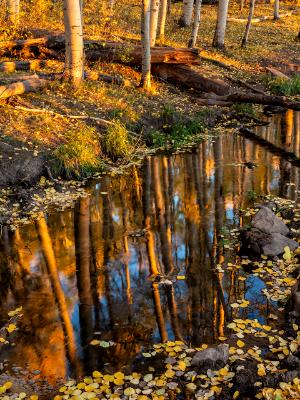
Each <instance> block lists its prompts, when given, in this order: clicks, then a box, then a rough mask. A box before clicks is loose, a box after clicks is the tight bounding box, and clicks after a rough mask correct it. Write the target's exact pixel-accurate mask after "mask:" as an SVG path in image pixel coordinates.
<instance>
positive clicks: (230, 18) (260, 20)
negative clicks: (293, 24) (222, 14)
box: [227, 11, 296, 24]
mask: <svg viewBox="0 0 300 400" xmlns="http://www.w3.org/2000/svg"><path fill="white" fill-rule="evenodd" d="M295 13H296V11H290V12H287V13H285V14H280V15H279V19H281V18H285V17H290V16H291V15H293V14H295ZM273 19H274V16H273V15H264V16H262V17H257V18H253V19H252V23H253V24H257V23H258V22H263V21H269V20H273ZM227 21H229V22H241V23H247V21H248V19H247V18H234V17H229V18H227Z"/></svg>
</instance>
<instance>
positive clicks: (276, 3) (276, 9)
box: [274, 0, 280, 19]
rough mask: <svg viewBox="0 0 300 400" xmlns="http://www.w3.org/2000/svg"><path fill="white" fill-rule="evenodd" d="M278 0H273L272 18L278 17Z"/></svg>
mask: <svg viewBox="0 0 300 400" xmlns="http://www.w3.org/2000/svg"><path fill="white" fill-rule="evenodd" d="M279 18H280V15H279V0H275V2H274V19H279Z"/></svg>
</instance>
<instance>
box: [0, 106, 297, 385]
mask: <svg viewBox="0 0 300 400" xmlns="http://www.w3.org/2000/svg"><path fill="white" fill-rule="evenodd" d="M299 121H300V117H299V113H298V114H297V113H293V112H292V111H289V112H288V113H287V114H286V115H283V116H275V117H274V118H273V119H272V122H271V123H270V125H268V126H266V127H258V128H256V129H255V131H256V132H257V133H258V134H259V135H260V136H261V137H263V138H265V139H266V140H268V141H270V142H272V143H274V144H276V145H277V146H280V147H281V148H283V149H285V150H287V151H289V152H294V153H295V154H296V155H299V140H300V129H299V126H300V123H299ZM249 162H251V163H255V165H256V166H255V167H254V168H253V169H251V167H252V164H249ZM298 188H299V168H297V167H295V166H293V165H291V164H290V163H289V162H288V161H287V160H285V159H282V158H280V157H278V156H276V155H274V154H272V153H271V152H270V151H269V150H268V149H267V148H265V147H262V146H260V145H258V144H257V143H255V142H252V141H250V140H247V139H244V138H243V137H241V136H239V135H236V134H227V135H224V136H222V137H219V138H213V139H211V140H208V141H206V142H204V143H202V144H200V145H199V146H198V147H197V148H196V149H194V150H193V151H192V152H190V153H184V154H175V155H171V156H165V155H160V156H155V157H151V158H148V159H146V160H145V163H144V165H143V166H142V168H140V169H138V168H136V167H132V168H131V169H130V171H128V174H126V175H124V176H115V177H108V176H105V177H104V178H102V179H101V180H99V181H97V182H94V183H93V184H92V185H91V188H90V194H91V195H90V197H87V198H83V199H80V200H79V201H78V202H77V203H76V205H75V207H74V209H70V210H67V211H64V212H59V213H52V214H50V215H47V216H46V215H45V217H44V218H42V219H41V220H40V221H39V222H37V223H35V224H31V225H27V226H25V227H23V228H20V229H18V230H17V231H15V232H14V233H9V232H7V230H5V229H4V230H3V232H2V237H1V241H0V319H1V321H4V320H5V318H6V316H7V312H8V311H9V310H11V309H14V308H16V307H17V306H20V305H22V306H23V311H24V317H23V318H22V319H21V320H20V325H19V332H18V336H17V340H16V341H15V346H14V347H5V348H2V350H1V361H3V360H8V361H7V363H8V365H9V366H13V365H17V366H20V367H22V368H27V369H28V370H30V371H35V370H38V371H40V374H38V373H37V376H38V377H45V378H47V380H48V381H49V382H52V383H54V382H55V381H56V380H57V379H58V378H64V377H66V376H67V375H70V374H71V375H73V376H76V375H82V374H84V373H89V372H91V371H92V370H95V369H99V368H102V367H103V366H104V365H105V366H106V368H114V369H116V368H120V367H122V366H124V365H127V364H130V363H131V361H132V360H133V359H134V358H135V357H136V356H138V355H139V354H140V353H141V351H143V349H144V348H146V347H147V345H148V344H149V343H153V342H158V341H166V340H173V339H178V340H185V341H187V342H188V343H191V344H192V345H200V344H202V343H208V344H210V343H215V342H216V341H218V337H220V336H223V335H224V334H225V326H226V318H227V319H230V317H231V316H232V315H231V312H232V311H231V308H230V307H229V304H230V303H233V302H236V301H237V300H238V299H242V298H243V297H245V298H247V299H250V300H251V302H252V303H253V304H254V306H253V307H252V308H250V309H249V310H248V311H247V313H248V317H250V318H259V319H260V320H262V321H265V319H266V316H267V313H268V309H269V307H270V304H267V303H266V299H265V298H263V297H261V296H259V295H258V294H257V293H258V291H259V289H261V288H262V287H263V282H262V281H260V280H259V279H258V278H256V277H255V276H251V275H249V276H248V275H247V274H246V273H245V272H244V271H243V270H242V269H238V270H236V269H231V268H229V269H228V268H224V271H225V272H222V270H219V271H218V270H216V269H215V268H216V266H217V265H225V266H226V265H227V264H228V262H231V263H233V264H234V263H235V262H238V263H239V262H240V260H239V258H238V256H237V255H236V251H235V250H236V249H235V247H234V245H232V244H231V240H229V238H234V236H235V232H236V230H237V229H238V228H239V227H240V226H241V225H243V217H242V215H241V212H240V210H241V209H245V208H246V207H248V205H251V204H252V201H253V198H254V197H255V196H257V195H259V194H273V195H279V196H282V197H286V198H290V199H293V200H296V199H297V198H298V196H299V192H298ZM158 275H159V276H160V278H158V277H157V276H158ZM178 277H179V279H178ZM243 277H246V278H247V279H246V280H243ZM234 312H236V311H234ZM245 313H246V311H245ZM244 316H247V314H244ZM93 339H99V340H105V341H112V342H113V343H114V345H112V346H111V347H109V348H108V349H104V348H98V347H95V346H91V345H90V342H91V341H92V340H93Z"/></svg>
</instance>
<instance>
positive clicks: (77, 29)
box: [64, 0, 83, 86]
mask: <svg viewBox="0 0 300 400" xmlns="http://www.w3.org/2000/svg"><path fill="white" fill-rule="evenodd" d="M64 23H65V45H66V55H65V73H64V77H65V80H67V81H70V82H71V83H72V84H73V85H74V86H78V85H79V84H80V83H81V81H82V79H83V33H82V17H81V8H80V0H64Z"/></svg>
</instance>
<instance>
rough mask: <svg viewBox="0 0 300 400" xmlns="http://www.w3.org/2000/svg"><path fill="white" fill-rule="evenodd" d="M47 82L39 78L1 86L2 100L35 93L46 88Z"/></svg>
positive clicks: (0, 95)
mask: <svg viewBox="0 0 300 400" xmlns="http://www.w3.org/2000/svg"><path fill="white" fill-rule="evenodd" d="M46 84H47V81H46V80H43V79H40V78H38V77H33V78H30V79H28V80H25V81H20V82H15V83H11V84H10V85H6V86H0V99H1V100H3V99H8V98H9V97H11V96H15V95H18V94H23V93H28V92H35V91H36V90H38V89H40V88H42V87H44V86H46Z"/></svg>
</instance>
